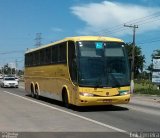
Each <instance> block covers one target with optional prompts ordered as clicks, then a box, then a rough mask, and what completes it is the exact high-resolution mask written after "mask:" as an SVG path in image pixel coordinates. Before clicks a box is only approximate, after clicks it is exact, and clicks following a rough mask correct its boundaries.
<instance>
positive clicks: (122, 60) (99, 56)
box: [77, 41, 130, 88]
mask: <svg viewBox="0 0 160 138" xmlns="http://www.w3.org/2000/svg"><path fill="white" fill-rule="evenodd" d="M77 45H78V82H79V85H80V86H88V87H89V86H90V87H97V88H98V87H120V86H129V85H130V75H129V66H128V60H127V56H126V53H125V49H124V43H121V42H102V41H79V42H77Z"/></svg>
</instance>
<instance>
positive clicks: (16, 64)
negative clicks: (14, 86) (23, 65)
mask: <svg viewBox="0 0 160 138" xmlns="http://www.w3.org/2000/svg"><path fill="white" fill-rule="evenodd" d="M17 66H18V62H17V59H16V61H15V76H17Z"/></svg>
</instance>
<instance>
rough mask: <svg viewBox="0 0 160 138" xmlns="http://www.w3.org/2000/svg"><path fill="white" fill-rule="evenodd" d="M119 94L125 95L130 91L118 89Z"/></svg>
mask: <svg viewBox="0 0 160 138" xmlns="http://www.w3.org/2000/svg"><path fill="white" fill-rule="evenodd" d="M119 94H120V95H127V94H130V91H119Z"/></svg>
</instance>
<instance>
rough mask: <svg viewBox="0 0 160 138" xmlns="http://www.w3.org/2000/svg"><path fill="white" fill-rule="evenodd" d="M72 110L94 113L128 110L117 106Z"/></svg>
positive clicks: (75, 108)
mask: <svg viewBox="0 0 160 138" xmlns="http://www.w3.org/2000/svg"><path fill="white" fill-rule="evenodd" d="M73 108H74V110H77V111H79V112H96V111H128V110H129V109H128V108H126V107H122V106H117V105H103V106H85V107H73Z"/></svg>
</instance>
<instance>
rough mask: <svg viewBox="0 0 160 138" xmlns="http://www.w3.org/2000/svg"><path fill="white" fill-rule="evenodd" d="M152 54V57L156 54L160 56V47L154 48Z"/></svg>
mask: <svg viewBox="0 0 160 138" xmlns="http://www.w3.org/2000/svg"><path fill="white" fill-rule="evenodd" d="M151 56H152V58H153V57H155V56H160V50H159V49H157V50H154V51H153V54H152V55H151Z"/></svg>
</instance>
